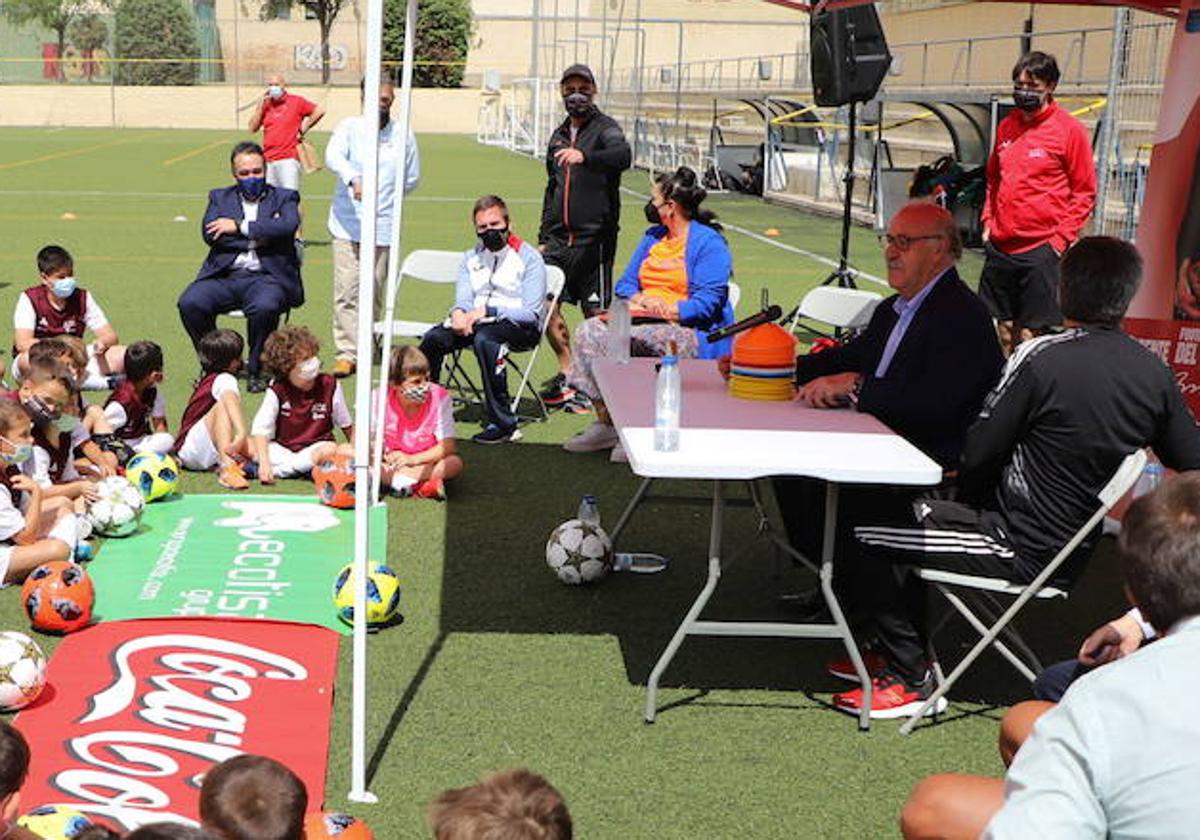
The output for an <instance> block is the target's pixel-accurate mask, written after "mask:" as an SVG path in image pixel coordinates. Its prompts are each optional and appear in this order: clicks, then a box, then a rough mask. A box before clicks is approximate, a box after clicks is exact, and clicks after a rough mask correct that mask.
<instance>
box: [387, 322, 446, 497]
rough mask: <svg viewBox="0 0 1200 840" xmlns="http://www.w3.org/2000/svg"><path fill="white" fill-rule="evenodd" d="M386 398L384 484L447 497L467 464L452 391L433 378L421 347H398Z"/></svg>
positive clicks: (401, 492)
mask: <svg viewBox="0 0 1200 840" xmlns="http://www.w3.org/2000/svg"><path fill="white" fill-rule="evenodd" d="M378 398H379V394H378V393H376V394H375V399H378ZM385 399H386V400H387V404H386V406H385V407H384V414H383V481H384V483H385V484H386V485H388V486H390V487H391V488H392V492H394V493H395V494H396V495H399V496H420V497H422V498H426V499H445V498H446V489H445V481H446V480H448V479H451V478H454V477H455V476H456V475H458V474H459V473H461V472H462V469H463V463H462V459H461V458H459V457H458V455H457V454H455V440H454V412H453V405H452V402H451V399H450V392H449V391H447V390H446V389H445V388H443V387H442V386H441V385H438V384H437V383H435V382H430V381H429V360H428V359H426V358H425V354H424V353H422V352H421V351H420V350H418V349H417V348H416V347H411V346H407V345H405V346H401V347H397V348H396V349H395V350H393V351H392V358H391V365H390V366H389V368H388V388H387V394H386V396H385ZM371 414H372V416H376V415H375V412H374V411H372V413H371Z"/></svg>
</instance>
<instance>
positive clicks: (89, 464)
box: [29, 335, 121, 476]
mask: <svg viewBox="0 0 1200 840" xmlns="http://www.w3.org/2000/svg"><path fill="white" fill-rule="evenodd" d="M42 362H46V363H54V362H57V363H59V364H61V365H63V366H64V367H66V368H68V369H69V370H70V371H71V372H72V373H73V374H74V376H75V385H76V393H75V409H74V411H73V412H72V413H73V414H75V416H77V417H78V418H79V422H80V424H81V425H82V426H83V430H84V431H85V432H87V438H88V439H89V441H90V442H89V441H83V442H81V443H79V444H77V445H76V447H75V451H74V452H73V453H72V454H73V456H74V458H75V468H76V469H77V470H78V471H79V472H80V474H81V475H89V476H90V475H96V474H100V475H102V476H109V475H116V471H117V467H118V466H120V463H121V462H120V458H119V457H118V454H117V452H116V451H114V449H113V447H112V441H113V436H112V426H110V425H109V423H108V420H107V419H105V417H104V410H103V409H101V408H100V406H98V405H91V404H89V403H88V401H87V400H86V399H84V396H83V391H82V388H83V382H84V380H85V379H86V378H87V350H86V348H85V347H84V346H83V342H82V341H81V340H80V339H78V338H76V337H75V336H73V335H59V336H55V337H54V338H44V339H42V340H41V341H39V342H38V343H37V344H35V345H33V346H32V347H30V348H29V363H30V364H31V365H37V364H40V363H42Z"/></svg>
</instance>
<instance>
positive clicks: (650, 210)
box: [642, 201, 663, 225]
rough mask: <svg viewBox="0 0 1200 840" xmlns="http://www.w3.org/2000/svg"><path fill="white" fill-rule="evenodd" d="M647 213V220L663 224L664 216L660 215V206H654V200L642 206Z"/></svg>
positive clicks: (653, 223)
mask: <svg viewBox="0 0 1200 840" xmlns="http://www.w3.org/2000/svg"><path fill="white" fill-rule="evenodd" d="M642 209H643V210H644V211H645V213H646V221H647V222H649V223H650V224H652V225H661V224H662V223H663V221H662V216H660V215H658V208H657V207H655V206H654V202H653V201H647V202H646V206H645V207H643V208H642Z"/></svg>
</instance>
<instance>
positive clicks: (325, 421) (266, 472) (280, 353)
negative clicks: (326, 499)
mask: <svg viewBox="0 0 1200 840" xmlns="http://www.w3.org/2000/svg"><path fill="white" fill-rule="evenodd" d="M320 350H321V345H320V343H319V342H318V341H317V337H316V336H315V335H313V334H312V332H310V331H309V329H308V327H298V326H287V327H284V328H283V329H279V330H276V331H275V332H273V333H271V334H270V335H269V336H267V340H266V343H265V344H264V345H263V354H262V364H263V367H264V368H266V370H267V372H268V373H270V374H271V376H272V377H273V380H272V382H271V387H269V388H267V390H266V391H265V392H264V393H263V401H262V404H261V405H260V406H259V408H258V413H257V414H255V415H254V422H253V424H252V425H251V428H250V440H251V444H252V446H251V448H252V450H253V452H254V456H255V458H256V459H257V461H258V478H259V480H260V481H261V482H262V483H263V484H272V483H274V481H275V479H277V478H291V477H293V476H301V475H308V474H309V473H310V472H312V468H313V466H314V465H316V464H318V463H320V462H321V461H324V460H327V459H329V458H331V457H333V455H334V454H336V453H346V454H350V455H352V454H353V453H354V450H353V448H352V445H353V443H354V421H353V419H352V418H351V417H350V409H349V407H347V405H346V397H345V395H344V394H343V393H342V386H341V384H340V383H339V382H338V381H337V380H336V379H334V378H333V376H332V375H331V374H328V373H321V360H320V359H319V358H317V353H318V352H320ZM334 426H337V427H338V428H339V429H341V430H342V434H343V435H345V436H346V441H347V443H345V444H343V445H340V446H339V445H338V444H337V443H335V442H334V437H333V427H334Z"/></svg>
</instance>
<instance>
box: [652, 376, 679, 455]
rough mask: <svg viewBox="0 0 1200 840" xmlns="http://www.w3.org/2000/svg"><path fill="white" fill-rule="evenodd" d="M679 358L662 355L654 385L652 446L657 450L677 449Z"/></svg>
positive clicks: (669, 450)
mask: <svg viewBox="0 0 1200 840" xmlns="http://www.w3.org/2000/svg"><path fill="white" fill-rule="evenodd" d="M682 397H683V395H682V389H681V387H680V382H679V360H678V359H677V358H675V357H674V356H663V358H662V365H661V366H660V367H659V369H658V382H657V383H655V386H654V448H655V450H656V451H658V452H675V451H676V450H678V449H679V412H680V403H681V401H682Z"/></svg>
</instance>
